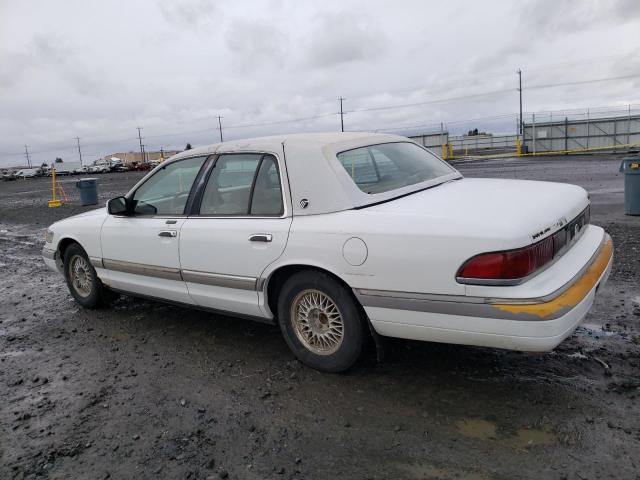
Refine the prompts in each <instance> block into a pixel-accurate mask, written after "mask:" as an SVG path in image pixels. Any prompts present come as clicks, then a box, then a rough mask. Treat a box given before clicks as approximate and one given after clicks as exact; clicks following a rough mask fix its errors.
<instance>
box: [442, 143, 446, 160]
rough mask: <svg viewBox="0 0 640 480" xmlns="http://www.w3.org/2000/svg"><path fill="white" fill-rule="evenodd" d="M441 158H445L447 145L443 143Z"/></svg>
mask: <svg viewBox="0 0 640 480" xmlns="http://www.w3.org/2000/svg"><path fill="white" fill-rule="evenodd" d="M442 159H443V160H446V159H447V146H446V145H445V144H444V143H443V144H442Z"/></svg>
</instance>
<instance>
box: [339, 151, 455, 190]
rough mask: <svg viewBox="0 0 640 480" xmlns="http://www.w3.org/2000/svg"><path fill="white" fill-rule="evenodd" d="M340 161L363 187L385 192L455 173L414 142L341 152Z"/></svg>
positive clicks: (359, 185) (363, 188)
mask: <svg viewBox="0 0 640 480" xmlns="http://www.w3.org/2000/svg"><path fill="white" fill-rule="evenodd" d="M337 157H338V160H340V163H341V164H342V166H343V167H344V168H345V170H346V171H347V173H348V174H349V176H351V178H352V179H353V181H354V182H355V184H356V185H357V186H358V188H359V189H360V190H362V191H363V192H365V193H369V194H373V193H383V192H388V191H390V190H395V189H397V188H401V187H406V186H408V185H414V184H416V183H421V182H424V181H426V180H433V179H434V178H438V177H442V176H443V175H448V174H451V173H454V172H455V170H454V169H453V168H451V167H450V166H449V165H447V164H446V163H444V162H443V161H442V160H440V159H439V158H438V157H436V156H435V155H434V154H432V153H431V152H429V151H427V150H425V149H424V148H421V147H419V146H417V145H416V144H414V143H409V142H398V143H381V144H379V145H369V146H367V147H360V148H355V149H353V150H347V151H346V152H341V153H338V155H337Z"/></svg>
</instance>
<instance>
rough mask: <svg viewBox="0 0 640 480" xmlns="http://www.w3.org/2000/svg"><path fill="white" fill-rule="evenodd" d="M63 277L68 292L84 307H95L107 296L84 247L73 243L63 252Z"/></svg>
mask: <svg viewBox="0 0 640 480" xmlns="http://www.w3.org/2000/svg"><path fill="white" fill-rule="evenodd" d="M64 277H65V280H66V281H67V286H68V287H69V292H70V293H71V295H72V296H73V298H74V299H75V301H76V302H78V303H79V304H80V305H82V306H83V307H85V308H95V307H97V306H98V305H100V304H101V303H102V302H103V301H104V300H105V298H106V296H107V291H106V289H105V288H104V286H103V285H102V282H101V281H100V279H99V278H98V275H97V274H96V270H95V268H93V265H91V262H90V261H89V257H88V256H87V253H86V252H85V251H84V249H83V248H82V247H81V246H80V245H78V244H77V243H74V244H73V245H70V246H69V247H68V248H67V249H66V251H65V252H64Z"/></svg>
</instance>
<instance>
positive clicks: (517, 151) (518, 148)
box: [516, 138, 522, 157]
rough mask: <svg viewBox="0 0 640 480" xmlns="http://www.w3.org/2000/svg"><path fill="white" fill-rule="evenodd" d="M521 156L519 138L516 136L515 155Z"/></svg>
mask: <svg viewBox="0 0 640 480" xmlns="http://www.w3.org/2000/svg"><path fill="white" fill-rule="evenodd" d="M521 156H522V145H520V139H519V138H516V157H521Z"/></svg>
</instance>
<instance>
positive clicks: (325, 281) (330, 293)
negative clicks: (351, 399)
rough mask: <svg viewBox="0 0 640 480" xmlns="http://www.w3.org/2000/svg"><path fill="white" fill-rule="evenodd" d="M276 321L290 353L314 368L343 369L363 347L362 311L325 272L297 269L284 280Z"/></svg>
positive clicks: (323, 369)
mask: <svg viewBox="0 0 640 480" xmlns="http://www.w3.org/2000/svg"><path fill="white" fill-rule="evenodd" d="M278 322H279V324H280V330H281V331H282V335H283V336H284V339H285V341H286V342H287V345H288V346H289V348H290V349H291V351H292V352H293V353H294V355H295V356H296V357H297V358H298V359H299V360H300V361H301V362H303V363H305V364H306V365H308V366H310V367H312V368H315V369H317V370H321V371H325V372H342V371H345V370H347V369H349V368H350V367H352V366H353V365H354V364H355V363H356V362H357V361H358V360H359V358H360V357H361V355H362V352H363V350H364V344H365V338H366V337H365V326H366V319H365V317H364V312H362V309H361V308H360V307H359V305H358V304H357V303H356V300H355V299H354V298H353V295H352V294H351V292H350V291H349V290H348V289H347V288H346V287H345V286H344V285H342V284H341V283H339V282H337V281H336V280H334V279H333V278H332V277H331V276H329V275H327V274H326V273H322V272H314V271H304V272H299V273H296V274H294V275H292V276H291V277H290V278H289V279H288V280H287V281H286V282H285V284H284V285H283V286H282V290H281V291H280V296H279V299H278Z"/></svg>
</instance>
